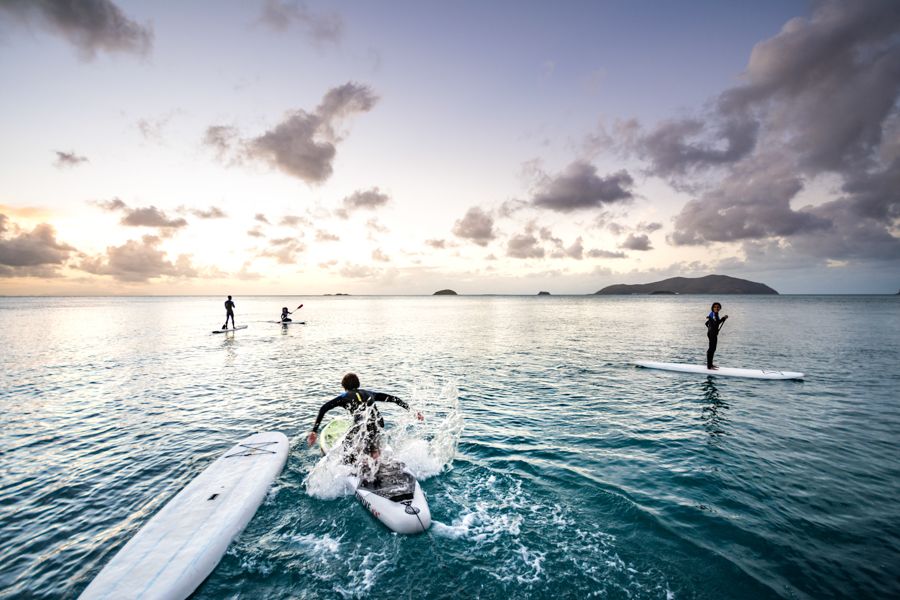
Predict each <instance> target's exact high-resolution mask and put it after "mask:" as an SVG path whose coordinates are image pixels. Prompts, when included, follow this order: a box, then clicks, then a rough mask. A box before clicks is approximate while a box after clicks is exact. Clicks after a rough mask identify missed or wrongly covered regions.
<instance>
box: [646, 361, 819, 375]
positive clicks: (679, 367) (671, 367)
mask: <svg viewBox="0 0 900 600" xmlns="http://www.w3.org/2000/svg"><path fill="white" fill-rule="evenodd" d="M634 364H636V365H637V366H639V367H644V368H646V369H662V370H663V371H678V372H680V373H701V374H703V375H714V376H716V377H748V378H750V379H803V373H797V372H794V371H763V370H759V369H735V368H732V367H719V368H718V369H707V368H706V367H705V366H703V365H684V364H679V363H661V362H649V361H637V362H635V363H634Z"/></svg>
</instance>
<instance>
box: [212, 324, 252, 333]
mask: <svg viewBox="0 0 900 600" xmlns="http://www.w3.org/2000/svg"><path fill="white" fill-rule="evenodd" d="M238 329H247V325H238V326H237V327H229V328H228V329H213V330H212V332H213V333H227V332H229V331H237V330H238Z"/></svg>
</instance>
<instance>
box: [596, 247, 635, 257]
mask: <svg viewBox="0 0 900 600" xmlns="http://www.w3.org/2000/svg"><path fill="white" fill-rule="evenodd" d="M587 255H588V256H589V257H590V258H625V256H626V255H625V253H624V252H610V251H609V250H598V249H597V248H593V249H591V250H589V251H588V253H587Z"/></svg>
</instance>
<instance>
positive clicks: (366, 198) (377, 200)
mask: <svg viewBox="0 0 900 600" xmlns="http://www.w3.org/2000/svg"><path fill="white" fill-rule="evenodd" d="M390 200H391V197H390V196H388V195H387V194H383V193H382V192H381V191H380V190H379V189H378V188H377V187H374V188H372V189H370V190H365V191H363V190H357V191H355V192H353V193H352V194H350V195H349V196H347V197H346V198H344V200H343V202H342V207H341V208H339V209H338V210H336V211H335V214H336V215H337V216H339V217H340V218H342V219H349V218H350V215H351V214H352V213H353V212H355V211H357V210H377V209H379V208H381V207H382V206H384V205H386V204H387V203H388V202H390Z"/></svg>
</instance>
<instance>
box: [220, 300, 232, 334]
mask: <svg viewBox="0 0 900 600" xmlns="http://www.w3.org/2000/svg"><path fill="white" fill-rule="evenodd" d="M228 319H231V328H232V329H234V302H232V301H231V296H228V300H226V301H225V324H224V325H222V329H228Z"/></svg>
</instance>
